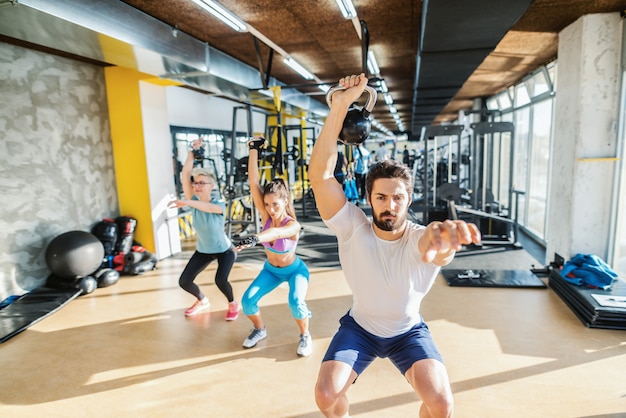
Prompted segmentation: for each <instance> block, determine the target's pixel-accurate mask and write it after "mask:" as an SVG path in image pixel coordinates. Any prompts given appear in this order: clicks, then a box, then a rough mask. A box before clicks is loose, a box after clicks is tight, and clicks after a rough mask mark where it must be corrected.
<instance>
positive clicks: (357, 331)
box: [322, 312, 443, 375]
mask: <svg viewBox="0 0 626 418" xmlns="http://www.w3.org/2000/svg"><path fill="white" fill-rule="evenodd" d="M339 324H340V327H339V330H338V331H337V333H336V334H335V336H334V337H333V339H332V341H331V342H330V346H329V347H328V350H327V351H326V355H324V359H323V360H322V362H324V361H328V360H337V361H341V362H343V363H347V364H349V365H350V366H351V367H352V369H353V370H354V371H355V372H356V373H357V374H358V375H360V374H361V373H362V372H363V370H365V369H366V368H367V366H369V365H370V364H371V363H372V361H374V359H375V358H376V357H380V358H385V357H389V359H390V360H391V362H392V363H393V364H394V365H395V366H396V368H397V369H398V370H400V372H401V373H402V374H403V375H404V374H405V373H406V371H407V370H409V368H410V367H411V366H412V365H413V363H415V362H416V361H418V360H424V359H435V360H438V361H440V362H441V363H443V359H442V358H441V354H439V350H437V347H436V346H435V342H434V341H433V339H432V337H431V335H430V330H429V329H428V326H427V325H426V323H424V321H422V322H421V323H419V324H417V325H415V326H414V327H413V328H411V329H410V330H408V331H407V332H405V333H404V334H400V335H397V336H395V337H390V338H382V337H377V336H375V335H373V334H370V333H369V332H367V331H366V330H364V329H363V328H362V327H361V326H360V325H359V324H357V323H356V321H355V320H354V318H352V316H350V313H349V312H348V313H347V314H345V315H344V316H343V317H342V318H341V319H340V320H339Z"/></svg>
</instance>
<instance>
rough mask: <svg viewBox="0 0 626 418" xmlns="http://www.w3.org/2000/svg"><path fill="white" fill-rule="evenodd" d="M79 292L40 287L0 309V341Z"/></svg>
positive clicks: (65, 302) (13, 334) (53, 310)
mask: <svg viewBox="0 0 626 418" xmlns="http://www.w3.org/2000/svg"><path fill="white" fill-rule="evenodd" d="M80 294H81V290H80V289H63V290H61V289H50V288H47V287H40V288H38V289H35V290H33V291H31V292H29V293H27V294H25V295H24V296H22V297H21V298H19V299H18V300H16V301H15V302H13V303H12V304H10V305H9V306H7V307H5V308H3V309H0V343H3V342H5V341H7V340H8V339H9V338H12V337H14V336H16V335H17V334H19V333H20V332H22V331H24V330H25V329H26V328H28V327H30V326H31V325H34V324H36V323H37V322H39V321H41V320H42V319H44V318H45V317H47V316H49V315H51V314H53V313H54V312H56V311H58V310H59V309H61V308H62V307H63V306H64V305H65V304H67V303H68V302H70V301H71V300H73V299H74V298H76V297H77V296H78V295H80Z"/></svg>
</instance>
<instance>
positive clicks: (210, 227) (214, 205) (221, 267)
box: [169, 139, 239, 321]
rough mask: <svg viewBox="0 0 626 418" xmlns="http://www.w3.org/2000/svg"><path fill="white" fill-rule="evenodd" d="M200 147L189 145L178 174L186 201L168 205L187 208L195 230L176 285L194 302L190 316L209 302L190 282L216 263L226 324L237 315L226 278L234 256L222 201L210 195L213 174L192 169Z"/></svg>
mask: <svg viewBox="0 0 626 418" xmlns="http://www.w3.org/2000/svg"><path fill="white" fill-rule="evenodd" d="M200 147H202V140H201V139H197V140H195V141H193V143H192V144H191V149H190V150H189V153H188V154H187V159H186V161H185V164H184V165H183V169H182V172H181V183H182V186H183V192H184V194H185V199H186V200H173V201H171V202H170V203H169V206H170V207H172V208H174V207H176V208H182V207H185V206H188V207H189V208H191V215H192V217H193V228H194V229H195V230H196V237H197V243H196V251H195V252H194V253H193V255H192V256H191V259H190V260H189V262H188V263H187V266H186V267H185V269H184V270H183V273H182V274H181V276H180V279H179V281H178V284H179V285H180V287H182V288H183V289H184V290H186V291H187V292H189V293H191V294H192V295H193V296H194V297H195V298H196V302H195V303H194V304H193V305H192V306H191V307H190V308H189V309H187V310H186V311H185V316H193V315H196V314H197V313H199V312H201V311H203V310H205V309H208V308H209V307H210V303H209V299H208V298H207V297H206V295H205V294H204V293H202V290H200V288H199V287H198V285H197V284H195V283H194V280H195V279H196V277H197V276H198V274H200V273H201V272H202V271H203V270H204V269H205V268H206V267H207V266H208V265H209V264H210V263H211V262H212V261H213V260H217V271H216V273H215V284H216V285H217V287H218V289H219V290H220V291H221V292H222V293H223V294H224V296H226V299H227V300H228V312H227V313H226V320H227V321H234V320H235V319H237V317H238V316H239V304H238V303H237V302H236V301H235V299H234V297H233V288H232V286H231V285H230V282H229V281H228V275H229V274H230V270H231V269H232V267H233V264H234V263H235V260H236V258H237V253H236V252H235V249H234V247H233V244H232V243H231V242H230V240H229V239H228V237H227V236H226V234H225V233H224V211H225V209H226V206H225V204H224V202H221V201H219V200H218V199H217V198H215V197H213V196H212V195H211V192H212V191H213V189H214V187H215V183H216V179H215V175H214V174H213V173H211V172H210V171H208V170H207V169H205V168H201V167H196V168H193V162H194V151H197V150H198V149H200Z"/></svg>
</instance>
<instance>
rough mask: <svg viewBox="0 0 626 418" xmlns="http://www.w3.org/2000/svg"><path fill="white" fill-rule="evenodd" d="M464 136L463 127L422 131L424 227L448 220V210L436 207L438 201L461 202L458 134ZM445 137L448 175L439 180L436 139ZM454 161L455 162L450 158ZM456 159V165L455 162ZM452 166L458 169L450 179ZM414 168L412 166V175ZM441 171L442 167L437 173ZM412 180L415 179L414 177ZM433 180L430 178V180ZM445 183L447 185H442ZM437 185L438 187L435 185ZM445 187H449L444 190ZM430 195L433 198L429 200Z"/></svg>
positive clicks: (433, 127)
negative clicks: (454, 147) (454, 152)
mask: <svg viewBox="0 0 626 418" xmlns="http://www.w3.org/2000/svg"><path fill="white" fill-rule="evenodd" d="M462 132H463V125H437V126H425V127H423V128H422V134H421V138H420V140H421V141H424V165H423V173H422V181H423V188H422V193H423V197H424V205H423V209H422V210H423V214H422V222H423V223H424V224H428V223H430V222H432V221H434V220H443V219H446V218H447V217H448V209H447V208H446V207H445V206H443V207H441V205H438V200H437V199H442V200H444V201H446V200H456V201H457V203H459V202H460V198H461V188H460V186H459V184H460V181H461V180H460V175H459V168H460V167H459V162H460V155H461V133H462ZM439 137H446V138H447V140H448V143H447V151H448V157H447V160H448V164H447V167H446V168H447V172H446V173H440V174H442V175H441V176H439V175H438V173H437V168H438V164H437V151H438V146H437V142H438V138H439ZM429 140H430V142H431V143H432V144H433V148H432V154H433V159H434V160H435V161H433V164H432V176H431V175H430V166H431V165H430V161H429V154H430V152H431V151H430V150H429V146H428V144H429ZM455 144H456V156H455V155H453V153H452V147H453V146H454V145H455ZM453 157H454V158H453ZM455 159H456V161H454V160H455ZM453 164H456V166H457V174H456V177H453V170H452V167H453ZM416 167H417V165H415V166H414V174H415V170H416ZM441 168H443V167H442V166H441V167H440V169H441ZM414 177H415V178H417V176H415V175H414ZM431 177H432V178H431ZM443 180H446V181H443ZM438 183H439V184H438ZM445 184H447V185H448V186H444V185H445ZM431 195H432V198H431Z"/></svg>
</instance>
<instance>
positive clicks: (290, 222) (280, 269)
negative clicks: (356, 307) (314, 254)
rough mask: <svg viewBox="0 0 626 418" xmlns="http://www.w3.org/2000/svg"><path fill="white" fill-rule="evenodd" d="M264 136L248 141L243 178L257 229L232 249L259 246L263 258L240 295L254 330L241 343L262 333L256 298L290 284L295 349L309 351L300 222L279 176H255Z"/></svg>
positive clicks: (252, 342) (251, 344) (256, 339)
mask: <svg viewBox="0 0 626 418" xmlns="http://www.w3.org/2000/svg"><path fill="white" fill-rule="evenodd" d="M264 145H265V139H264V138H262V137H254V138H253V139H252V140H250V141H248V148H249V149H250V151H249V157H248V183H249V184H250V193H251V194H252V199H253V201H254V206H255V207H256V209H257V211H258V212H259V214H260V215H261V225H262V226H263V228H262V230H261V232H259V233H258V234H256V235H251V236H249V237H248V238H246V239H245V240H243V241H241V242H240V243H238V244H237V247H236V248H237V251H240V250H242V249H244V248H249V247H253V246H254V245H256V244H261V245H263V247H264V249H265V256H266V257H267V260H266V261H265V264H264V265H263V269H262V270H261V272H260V273H259V275H258V276H257V277H256V278H255V279H254V281H253V282H252V283H251V284H250V286H249V287H248V289H247V290H246V291H245V292H244V294H243V297H242V298H241V306H242V307H243V313H244V314H245V315H246V316H247V317H248V318H249V319H250V321H252V324H253V325H254V329H253V330H252V332H251V333H250V335H249V336H248V338H246V339H245V340H244V342H243V347H244V348H252V347H254V346H255V345H256V344H257V343H258V342H259V341H261V340H263V339H265V338H266V337H267V331H266V328H265V323H264V322H263V319H262V318H261V312H260V310H259V301H260V300H261V298H262V297H263V296H265V295H267V294H268V293H270V292H271V291H272V290H274V289H276V288H277V287H278V286H279V285H280V284H282V283H287V284H288V286H289V293H288V295H289V296H288V302H289V308H290V310H291V315H292V316H293V318H294V319H295V321H296V324H297V326H298V329H299V331H300V339H299V342H298V349H297V351H296V352H297V354H298V355H299V356H303V357H304V356H308V355H310V354H311V352H312V350H313V343H312V341H311V334H309V317H310V316H311V312H310V311H309V308H308V307H307V304H306V301H305V300H304V298H305V296H306V293H307V290H308V288H309V269H308V268H307V266H306V264H304V262H303V261H302V260H301V259H300V258H299V257H298V256H297V255H296V246H297V244H298V237H299V234H300V224H299V223H298V221H296V215H295V211H294V209H293V204H292V202H291V195H290V193H289V188H288V187H287V185H286V184H285V182H284V181H283V179H281V178H276V179H274V180H271V181H269V182H267V183H266V184H265V185H262V184H261V179H260V176H259V167H258V162H259V151H260V149H261V148H263V147H264Z"/></svg>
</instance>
